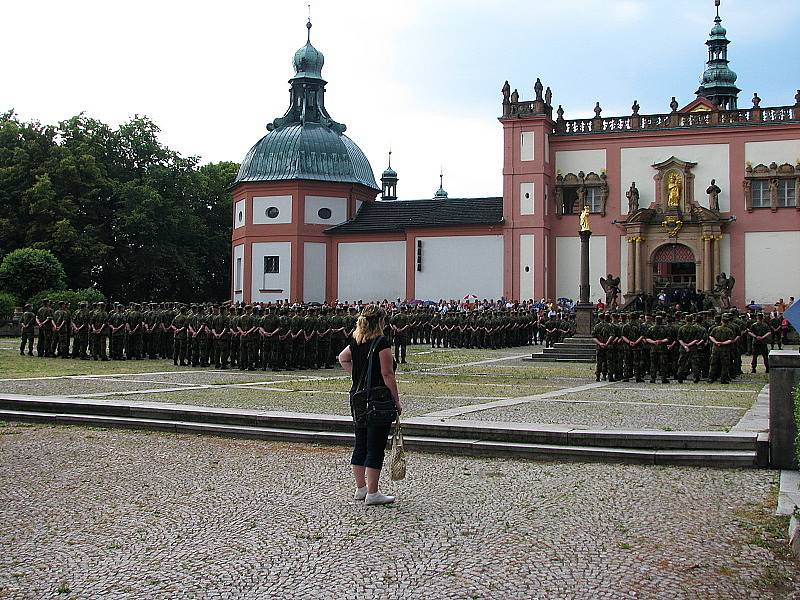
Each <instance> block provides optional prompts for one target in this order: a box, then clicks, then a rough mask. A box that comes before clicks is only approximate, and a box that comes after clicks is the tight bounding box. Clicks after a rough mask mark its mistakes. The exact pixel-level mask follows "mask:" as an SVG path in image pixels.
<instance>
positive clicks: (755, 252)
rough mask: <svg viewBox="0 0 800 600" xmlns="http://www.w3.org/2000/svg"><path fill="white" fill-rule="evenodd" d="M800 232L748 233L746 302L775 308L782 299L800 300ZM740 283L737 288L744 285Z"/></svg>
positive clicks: (745, 245) (745, 242) (739, 279)
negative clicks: (770, 305)
mask: <svg viewBox="0 0 800 600" xmlns="http://www.w3.org/2000/svg"><path fill="white" fill-rule="evenodd" d="M798 256H800V231H776V232H766V231H765V232H757V233H755V232H754V233H745V235H744V260H745V266H744V270H745V276H744V294H745V300H746V301H747V302H749V301H750V300H755V301H756V303H759V304H761V303H766V304H772V303H774V302H777V301H778V299H779V298H783V299H784V300H788V298H789V296H794V297H795V298H797V297H800V269H798V268H797V257H798ZM737 275H739V274H738V273H734V277H736V278H737V279H738V281H737V283H736V285H737V286H738V285H739V282H741V281H742V279H741V278H740V277H737Z"/></svg>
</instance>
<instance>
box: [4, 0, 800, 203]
mask: <svg viewBox="0 0 800 600" xmlns="http://www.w3.org/2000/svg"><path fill="white" fill-rule="evenodd" d="M766 5H768V7H769V9H768V10H767V9H766V7H765V6H766ZM2 14H3V20H4V22H5V27H4V31H3V36H2V37H0V53H2V56H3V57H4V65H3V72H2V77H0V111H5V110H7V109H10V108H14V109H16V111H17V112H18V114H19V115H20V117H21V118H23V119H38V120H40V121H42V122H46V123H57V122H58V121H60V120H63V119H66V118H68V117H70V116H72V115H75V114H78V113H80V112H85V113H86V114H87V115H89V116H92V117H94V118H98V119H100V120H102V121H104V122H106V123H109V124H111V125H115V126H116V125H118V124H119V123H121V122H124V121H126V120H127V119H129V118H131V117H132V116H134V115H136V114H139V115H147V116H148V117H150V118H151V119H152V120H153V121H154V122H155V123H156V124H157V125H158V126H159V127H160V128H161V131H162V135H161V139H162V142H163V143H165V144H166V145H168V146H169V147H170V148H172V149H174V150H177V151H178V152H180V153H181V154H183V155H193V156H199V157H200V158H201V160H202V162H217V161H223V160H230V161H236V162H239V161H241V160H242V158H244V156H245V154H246V153H247V151H248V149H249V148H250V147H251V146H253V145H254V144H255V143H256V142H257V141H258V140H259V139H260V138H261V137H262V136H263V135H265V134H266V129H265V127H266V124H267V123H268V122H270V121H272V120H273V119H275V118H276V117H279V116H282V115H283V113H284V112H285V110H286V108H287V105H288V89H289V85H288V83H287V81H288V79H289V77H291V76H292V75H293V74H294V72H293V69H292V63H291V59H292V56H293V55H294V52H295V51H296V50H297V49H298V48H300V47H301V46H302V45H304V43H305V38H306V29H305V22H306V19H307V16H308V6H307V0H261V1H258V2H257V1H254V0H228V2H225V3H223V2H219V1H216V2H210V1H205V0H193V1H188V0H185V1H184V0H160V1H154V0H136V1H135V2H133V1H129V0H114V1H112V2H109V1H107V0H105V1H102V2H100V1H95V0H72V1H71V2H64V1H63V0H59V1H53V0H39V1H36V2H33V1H30V0H7V1H6V2H4V3H3V11H2ZM311 14H312V22H313V29H312V34H311V41H312V44H313V45H314V46H315V47H316V48H317V49H319V50H320V51H322V52H323V54H324V55H325V66H324V68H323V72H322V73H323V77H324V78H325V79H326V80H327V81H328V85H327V88H326V106H327V108H328V111H329V113H330V114H331V116H332V117H333V119H335V120H336V121H339V122H341V123H345V124H346V125H347V135H348V136H349V137H350V138H351V139H353V140H354V141H355V142H356V143H357V144H358V145H359V146H360V147H361V149H362V150H363V151H364V152H365V154H366V155H367V158H368V159H369V161H370V163H371V165H372V169H373V171H374V172H375V177H376V180H377V179H379V178H380V174H381V172H382V171H383V169H384V168H385V167H386V163H387V152H388V150H389V148H390V147H391V149H392V166H393V167H394V168H395V170H397V171H398V174H399V184H398V195H399V196H400V198H401V199H417V198H428V197H431V196H432V195H433V193H434V191H435V190H436V189H437V188H438V185H439V170H440V168H441V169H442V170H443V172H444V187H445V189H446V190H447V191H448V192H449V194H450V197H483V196H500V195H502V158H503V157H502V126H501V125H500V123H499V122H498V121H497V117H498V116H499V115H500V112H501V93H500V88H501V86H502V85H503V81H504V80H506V79H508V80H509V82H510V84H511V86H512V89H513V88H518V89H519V93H520V97H521V99H531V97H532V96H533V84H534V82H535V81H536V78H537V77H540V78H541V79H542V82H543V83H544V85H546V86H547V85H549V86H551V88H552V90H553V104H554V105H555V106H558V105H559V104H561V105H563V107H564V110H565V111H566V113H565V118H567V119H570V118H579V117H586V116H591V115H593V108H594V105H595V102H597V101H599V102H600V105H601V106H602V107H603V116H607V117H610V116H616V115H627V114H630V107H631V104H633V101H634V100H638V101H639V104H640V105H641V107H642V108H641V113H642V114H650V113H663V112H668V111H669V103H670V100H671V99H672V96H676V97H677V99H678V101H679V102H680V103H681V104H682V105H683V104H688V103H689V102H690V101H691V100H693V99H694V98H695V96H694V92H695V91H696V89H697V87H698V79H699V77H700V75H701V74H702V72H703V69H704V67H705V60H706V58H707V55H706V47H705V45H704V44H705V40H706V39H707V38H708V33H709V31H710V29H711V27H712V25H713V19H714V16H715V8H714V2H713V0H552V1H544V0H400V1H397V0H395V1H391V0H312V5H311ZM721 15H722V17H723V25H724V26H725V27H726V28H727V30H728V38H729V39H730V40H731V41H732V43H731V46H730V49H729V58H730V59H731V67H732V69H733V70H734V71H736V72H737V73H738V75H739V79H738V82H737V84H738V85H739V87H740V88H742V90H743V91H742V93H741V94H740V96H739V100H740V102H739V104H740V106H749V105H750V98H752V95H753V92H758V94H759V96H760V97H761V98H762V103H761V106H784V105H788V104H793V103H794V95H795V92H796V90H797V89H798V88H799V87H800V63H798V61H797V56H798V46H797V40H796V37H794V39H792V38H793V36H796V34H795V32H796V31H797V29H798V27H800V2H798V0H768V1H767V0H764V1H760V2H753V1H752V0H723V2H722V8H721Z"/></svg>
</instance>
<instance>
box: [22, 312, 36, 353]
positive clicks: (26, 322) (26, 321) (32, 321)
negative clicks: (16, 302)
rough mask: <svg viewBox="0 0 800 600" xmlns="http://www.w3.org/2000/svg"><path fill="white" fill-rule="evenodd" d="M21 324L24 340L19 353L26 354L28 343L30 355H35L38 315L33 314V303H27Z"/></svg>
mask: <svg viewBox="0 0 800 600" xmlns="http://www.w3.org/2000/svg"><path fill="white" fill-rule="evenodd" d="M20 326H21V327H20V330H21V332H22V342H21V343H20V345H19V355H20V356H25V344H27V345H28V356H33V334H34V331H35V328H36V315H35V314H33V306H32V305H31V304H26V305H25V312H23V313H22V319H21V320H20Z"/></svg>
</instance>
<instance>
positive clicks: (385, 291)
mask: <svg viewBox="0 0 800 600" xmlns="http://www.w3.org/2000/svg"><path fill="white" fill-rule="evenodd" d="M307 27H308V31H309V36H308V41H307V43H306V45H305V46H304V47H303V48H301V49H300V50H298V51H297V52H296V53H295V56H294V70H295V75H294V77H292V78H291V79H290V80H289V83H290V85H291V91H290V103H289V108H288V110H287V111H286V114H285V115H284V116H283V117H280V118H278V119H275V120H274V121H273V122H272V123H270V124H269V125H268V127H267V129H268V133H267V135H265V136H264V137H263V138H261V140H259V141H258V142H257V143H256V145H255V146H253V148H252V149H251V150H250V151H249V152H248V153H247V155H246V157H245V159H244V161H243V162H242V165H241V168H240V170H239V173H238V175H237V177H236V180H235V181H234V184H233V187H232V193H233V240H232V259H233V260H232V269H233V273H232V299H233V300H234V301H243V302H268V301H276V300H284V299H289V300H291V301H298V302H324V301H335V300H337V299H338V300H340V301H345V300H347V301H355V300H364V301H369V300H382V299H390V300H393V299H396V298H403V299H412V298H416V299H421V300H434V301H438V300H439V299H441V298H444V299H450V298H462V297H464V296H465V295H467V294H474V295H475V296H477V297H478V298H481V299H482V298H495V299H497V298H500V297H505V298H508V299H514V300H527V299H534V298H535V299H539V298H560V297H566V298H572V299H577V297H578V286H579V280H580V272H579V271H580V255H579V253H580V240H579V237H578V230H579V214H580V213H581V211H582V210H583V209H584V207H588V210H589V213H590V217H589V218H590V226H591V230H592V236H591V242H590V244H591V245H590V248H591V250H590V272H591V286H592V289H591V292H590V297H591V298H593V299H596V298H599V297H600V296H601V295H602V290H601V289H600V284H599V278H600V277H601V276H605V275H606V274H609V273H610V274H613V275H618V276H619V277H620V278H621V288H622V292H623V294H624V296H625V298H626V299H628V300H629V299H631V298H632V297H634V296H635V295H636V294H641V293H647V294H653V293H656V294H657V293H658V291H659V290H661V289H663V288H665V287H672V288H686V289H692V290H694V289H697V290H699V291H706V292H711V291H713V289H714V286H715V282H716V281H717V279H718V277H719V276H720V275H721V274H723V273H725V274H728V275H732V276H734V277H735V279H736V285H735V287H734V290H733V301H734V303H735V304H737V305H739V306H744V305H745V304H747V302H749V301H750V300H755V301H756V302H764V303H770V304H771V303H773V302H775V301H776V300H777V299H778V298H780V297H783V298H788V297H789V296H796V295H797V292H798V291H800V268H798V267H797V262H796V261H797V259H798V257H800V205H798V199H797V195H798V188H799V187H800V90H798V92H797V95H796V96H795V97H794V103H793V104H787V105H785V106H778V107H762V106H761V99H760V98H759V97H758V95H757V94H755V95H754V96H753V99H752V106H749V107H747V108H740V107H739V103H740V102H739V94H740V91H741V90H740V89H739V88H738V87H737V86H736V82H737V75H736V74H735V73H734V72H733V71H732V70H731V68H730V67H729V60H728V45H729V43H730V42H729V40H728V38H727V32H726V30H725V28H724V27H723V26H722V19H721V17H720V16H719V9H717V16H716V18H715V19H714V25H713V28H712V29H711V33H710V37H709V39H708V41H707V42H706V45H707V47H708V50H707V51H708V63H707V68H706V70H705V72H704V73H703V75H702V79H701V85H700V88H699V89H698V90H697V91H696V99H695V100H694V101H693V102H691V103H690V104H688V105H686V106H683V107H681V106H680V104H679V103H678V101H677V100H676V99H675V98H672V102H671V103H670V111H669V112H665V113H664V114H654V115H653V114H651V115H644V114H640V110H639V105H638V102H634V103H633V106H632V107H631V113H630V114H629V115H625V116H616V117H604V116H603V114H602V108H601V106H600V103H599V102H598V103H597V104H596V106H595V109H594V112H595V116H594V118H588V119H576V120H565V119H564V110H563V108H562V107H561V106H558V108H557V109H555V110H554V108H553V94H552V91H551V90H550V88H546V89H545V88H544V85H543V84H542V83H541V81H540V80H538V79H537V80H536V84H535V85H534V97H533V99H531V100H523V99H520V97H519V93H518V92H517V90H514V91H513V92H512V91H511V86H510V85H509V84H508V82H506V84H505V85H504V86H503V89H502V107H501V109H502V112H501V116H500V117H499V121H500V124H501V126H502V127H503V132H504V144H503V148H502V151H503V155H504V161H503V190H502V197H499V196H498V197H496V198H450V197H448V194H447V192H446V191H445V190H444V182H443V181H440V187H439V189H438V190H437V191H436V192H435V194H434V196H433V198H430V199H422V200H399V199H398V181H399V177H398V173H397V172H396V171H394V170H393V169H392V167H391V156H390V160H389V166H388V168H387V169H386V170H385V171H384V172H383V175H382V177H381V185H380V186H378V184H377V182H376V180H375V177H374V174H373V171H372V168H371V166H370V164H369V161H368V160H367V158H366V156H365V155H364V154H363V152H362V151H361V150H360V149H359V148H358V146H357V145H356V144H355V143H354V142H353V141H352V140H351V139H350V138H348V137H347V136H346V135H345V134H344V132H345V129H346V127H345V126H344V125H343V124H341V123H338V122H336V121H334V120H333V119H332V118H331V116H330V115H329V113H328V111H327V110H326V108H325V85H326V83H327V82H326V81H325V80H324V79H323V78H322V67H323V62H324V58H323V55H322V53H321V52H319V51H318V50H317V49H316V48H314V46H312V45H311V38H310V32H311V23H308V24H307ZM498 150H499V149H498Z"/></svg>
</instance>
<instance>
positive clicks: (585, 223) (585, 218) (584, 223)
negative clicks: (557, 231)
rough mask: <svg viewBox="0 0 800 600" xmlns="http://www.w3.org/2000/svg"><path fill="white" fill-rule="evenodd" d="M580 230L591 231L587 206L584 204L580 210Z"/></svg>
mask: <svg viewBox="0 0 800 600" xmlns="http://www.w3.org/2000/svg"><path fill="white" fill-rule="evenodd" d="M581 231H591V229H589V207H588V206H584V207H583V210H582V211H581Z"/></svg>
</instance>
